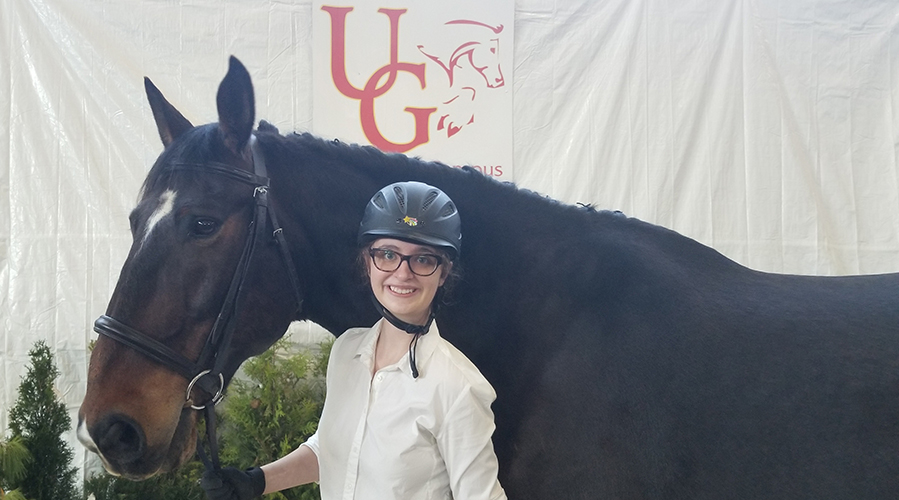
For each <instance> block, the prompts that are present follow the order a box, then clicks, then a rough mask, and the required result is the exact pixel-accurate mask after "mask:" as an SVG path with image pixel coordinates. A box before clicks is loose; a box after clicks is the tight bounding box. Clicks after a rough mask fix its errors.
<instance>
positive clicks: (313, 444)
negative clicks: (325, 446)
mask: <svg viewBox="0 0 899 500" xmlns="http://www.w3.org/2000/svg"><path fill="white" fill-rule="evenodd" d="M300 446H308V447H309V449H310V450H312V453H315V456H316V457H318V456H319V454H318V450H319V447H318V431H315V434H313V435H311V436H309V439H307V440H306V442H305V443H303V444H301V445H300Z"/></svg>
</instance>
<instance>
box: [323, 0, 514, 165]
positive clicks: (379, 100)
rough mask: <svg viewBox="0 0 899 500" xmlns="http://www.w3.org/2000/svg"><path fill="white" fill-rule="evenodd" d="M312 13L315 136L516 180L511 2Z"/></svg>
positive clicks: (377, 5)
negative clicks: (464, 167)
mask: <svg viewBox="0 0 899 500" xmlns="http://www.w3.org/2000/svg"><path fill="white" fill-rule="evenodd" d="M312 12H313V15H312V19H313V57H312V61H313V72H312V75H313V76H312V77H313V94H314V99H313V129H314V131H315V133H316V134H318V135H321V136H323V137H336V138H338V139H340V140H342V141H344V142H351V143H359V144H372V145H374V146H376V147H378V148H379V149H381V150H383V151H391V152H399V153H406V154H410V155H414V156H420V157H422V158H425V159H430V160H439V161H441V162H443V163H447V164H449V165H453V166H462V165H471V166H474V167H475V168H477V169H478V170H480V171H482V172H483V173H485V174H487V175H491V176H494V177H497V178H499V179H502V180H512V115H513V109H512V41H513V39H514V37H513V24H514V2H513V1H512V0H501V1H491V2H483V1H481V0H464V1H453V2H427V4H426V5H424V3H423V2H413V1H410V0H404V1H399V2H397V1H382V0H368V1H354V2H352V6H347V5H346V4H342V5H341V6H335V5H329V4H323V3H319V2H316V3H315V4H313V11H312Z"/></svg>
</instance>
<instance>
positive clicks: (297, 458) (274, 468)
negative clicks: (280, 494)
mask: <svg viewBox="0 0 899 500" xmlns="http://www.w3.org/2000/svg"><path fill="white" fill-rule="evenodd" d="M315 437H317V436H313V439H314V438H315ZM262 471H263V472H265V493H274V492H276V491H281V490H286V489H287V488H293V487H294V486H299V485H301V484H308V483H311V482H314V481H318V456H316V454H315V453H314V452H313V451H312V448H310V447H309V446H307V445H305V444H302V445H300V446H299V447H298V448H297V449H295V450H293V451H292V452H290V453H288V454H287V455H284V456H283V457H281V458H279V459H278V460H275V461H274V462H272V463H270V464H267V465H263V466H262Z"/></svg>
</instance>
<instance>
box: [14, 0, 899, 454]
mask: <svg viewBox="0 0 899 500" xmlns="http://www.w3.org/2000/svg"><path fill="white" fill-rule="evenodd" d="M410 4H411V2H410ZM311 19H312V7H311V3H310V2H309V1H306V0H296V1H291V0H258V1H255V2H245V1H240V0H228V1H220V0H179V1H174V0H158V1H157V0H116V1H111V0H89V1H85V0H12V1H3V2H0V61H2V62H0V128H2V130H3V132H4V133H2V134H0V157H2V158H3V159H4V160H3V161H0V322H2V333H0V377H2V380H3V384H2V385H3V387H2V390H0V427H2V428H3V429H6V428H7V425H8V415H7V411H8V409H9V407H10V406H11V405H12V404H13V402H14V401H15V397H16V390H17V387H18V384H19V381H20V379H21V376H22V375H23V374H24V373H25V365H26V364H27V362H28V357H27V353H28V350H29V349H30V347H31V346H32V344H33V343H34V341H36V340H38V339H44V340H46V341H47V342H48V343H49V344H50V345H51V348H52V349H53V350H54V352H55V354H56V361H57V364H58V366H59V368H60V370H61V371H62V374H63V375H62V377H61V379H60V381H59V384H58V386H59V392H60V395H61V397H62V398H63V399H64V401H65V402H66V404H67V405H68V406H69V408H70V409H71V413H72V417H73V420H74V419H75V415H76V412H77V407H78V405H79V403H80V401H81V398H82V396H83V394H84V387H85V379H86V371H87V359H88V353H87V345H88V342H89V341H90V340H91V339H92V338H93V337H94V335H93V334H92V332H91V329H90V327H91V324H92V322H93V320H94V318H96V317H97V316H98V315H100V314H102V313H103V311H104V309H105V306H106V302H107V300H108V299H109V296H110V294H111V292H112V288H113V286H114V284H115V281H116V279H117V276H118V270H119V267H120V266H121V264H122V262H123V260H124V258H125V255H126V254H127V251H128V247H129V245H130V235H129V233H128V221H127V215H128V212H129V211H130V210H131V208H132V207H133V205H134V203H135V200H136V195H137V192H138V189H139V187H140V184H141V182H142V180H143V177H144V175H145V172H146V171H147V169H148V168H149V166H150V165H151V164H152V162H153V160H154V159H155V157H156V155H157V154H158V153H159V152H160V150H161V144H160V142H159V139H158V136H157V133H156V130H155V126H154V124H153V120H152V116H151V113H150V110H149V107H148V105H147V104H146V102H145V97H144V93H143V82H142V77H143V76H144V75H147V76H150V77H151V78H152V79H153V81H154V82H155V83H156V84H157V85H158V86H159V87H160V89H162V91H163V92H164V93H165V94H166V96H167V97H168V98H169V99H170V100H171V101H172V102H173V103H174V104H175V105H176V106H178V107H179V109H180V110H181V111H182V112H183V113H184V114H185V116H187V117H188V118H189V119H191V120H192V121H193V122H194V123H205V122H209V121H214V120H215V119H216V117H215V105H214V102H215V101H214V93H215V90H216V88H217V85H218V82H219V81H220V79H221V78H222V76H223V75H224V73H225V69H226V67H227V57H228V55H230V54H234V55H236V56H238V57H239V58H240V59H241V60H242V61H243V62H244V63H245V64H246V65H247V67H248V68H249V69H250V72H251V74H252V76H253V79H254V84H255V87H256V93H257V116H258V117H259V118H265V119H267V120H269V121H271V122H272V123H274V124H275V125H276V126H278V127H279V128H280V129H281V130H282V132H287V131H292V130H298V131H304V130H309V129H311V126H312V122H311V120H312V105H311V102H312V95H311V92H312V89H311V82H310V69H311V60H312V53H311V50H312V47H311V25H312V21H311ZM515 38H516V39H515V47H514V59H515V67H514V74H513V75H508V74H507V75H506V78H507V79H508V78H511V79H513V80H514V101H515V115H514V124H515V125H514V131H513V133H514V144H515V151H514V155H515V165H514V171H515V177H516V178H515V180H516V182H517V183H518V184H519V185H520V186H522V187H525V188H528V189H532V190H535V191H538V192H541V193H545V194H547V195H549V196H552V197H554V198H557V199H560V200H562V201H565V202H569V203H574V202H582V203H590V204H594V205H595V206H597V207H598V208H607V209H618V210H622V211H623V212H625V213H626V214H628V215H630V216H634V217H638V218H640V219H643V220H646V221H649V222H652V223H656V224H661V225H663V226H666V227H669V228H672V229H675V230H677V231H679V232H681V233H683V234H685V235H687V236H690V237H692V238H695V239H697V240H699V241H701V242H703V243H705V244H708V245H710V246H712V247H714V248H716V249H718V250H719V251H721V252H722V253H724V254H725V255H727V256H729V257H731V258H733V259H734V260H736V261H738V262H740V263H742V264H745V265H748V266H750V267H753V268H756V269H760V270H766V271H774V272H787V273H801V274H855V273H879V272H891V271H897V270H899V172H897V161H896V145H897V144H899V137H897V130H899V121H897V117H899V108H897V106H899V105H897V103H899V3H897V2H895V0H870V1H867V2H849V1H846V0H843V1H835V0H742V1H741V0H518V2H517V3H516V13H515ZM69 438H70V440H71V442H72V444H73V446H75V447H76V451H77V453H78V459H79V460H81V459H82V457H83V456H85V454H84V452H83V450H82V449H81V448H80V446H78V445H77V443H76V441H75V439H74V433H73V434H72V435H71V436H69Z"/></svg>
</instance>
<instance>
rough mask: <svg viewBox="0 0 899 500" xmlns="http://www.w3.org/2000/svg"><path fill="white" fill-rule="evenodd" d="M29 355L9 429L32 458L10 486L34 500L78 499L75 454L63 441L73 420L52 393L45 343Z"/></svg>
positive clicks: (52, 378)
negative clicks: (73, 461)
mask: <svg viewBox="0 0 899 500" xmlns="http://www.w3.org/2000/svg"><path fill="white" fill-rule="evenodd" d="M28 355H29V357H30V358H31V366H29V367H28V373H27V374H26V375H25V377H24V378H23V379H22V383H21V384H20V385H19V396H18V399H16V403H15V405H14V406H13V407H12V409H11V410H10V411H9V426H10V429H11V430H12V434H13V439H16V438H19V439H21V443H22V444H23V445H24V446H25V448H27V449H28V451H30V452H31V455H32V458H33V459H32V460H31V461H30V462H29V463H27V464H26V465H25V467H24V470H23V471H22V473H21V474H20V476H19V477H18V478H17V479H15V480H13V481H11V484H12V486H15V487H16V488H17V489H19V490H20V491H21V492H22V494H24V495H25V496H26V497H27V498H31V499H34V500H74V499H76V498H77V497H78V492H77V489H76V486H75V484H76V483H75V474H76V473H77V472H78V469H77V468H75V467H74V466H73V465H72V459H73V458H74V456H75V452H74V451H73V450H72V448H71V447H70V446H69V445H68V444H67V443H66V442H65V441H64V440H63V438H62V434H63V433H64V432H66V431H67V430H69V428H70V427H71V425H72V419H71V418H69V413H68V411H66V407H65V405H64V404H62V402H60V401H59V400H57V399H56V394H55V393H54V391H53V385H54V383H55V382H56V379H57V378H58V377H59V370H58V369H57V368H56V365H55V364H54V363H53V356H52V355H51V354H50V348H49V347H48V346H47V344H46V343H45V342H44V341H38V342H36V343H35V344H34V347H33V348H32V349H31V351H29V352H28Z"/></svg>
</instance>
